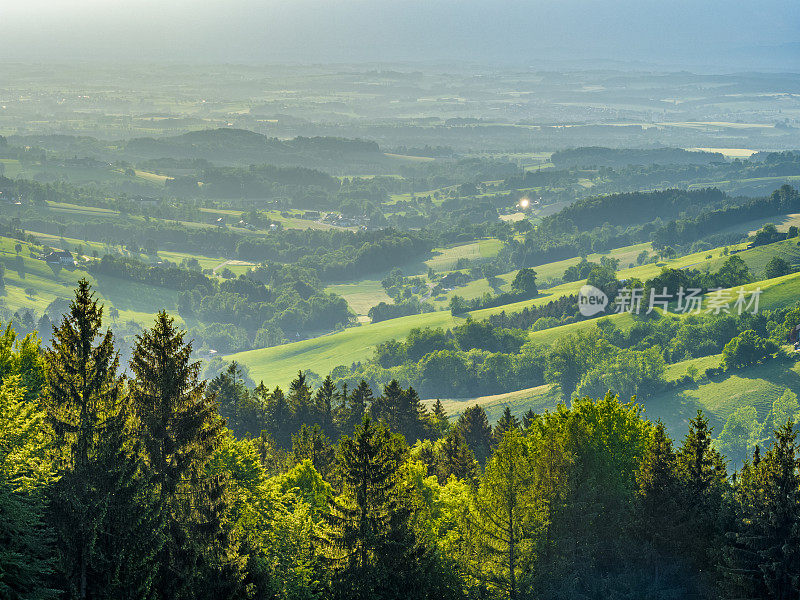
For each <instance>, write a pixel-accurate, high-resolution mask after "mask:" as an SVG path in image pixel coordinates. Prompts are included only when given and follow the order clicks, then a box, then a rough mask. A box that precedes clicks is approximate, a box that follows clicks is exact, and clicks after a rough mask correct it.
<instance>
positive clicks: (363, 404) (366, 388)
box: [342, 379, 374, 435]
mask: <svg viewBox="0 0 800 600" xmlns="http://www.w3.org/2000/svg"><path fill="white" fill-rule="evenodd" d="M373 400H374V397H373V393H372V388H371V387H370V385H369V384H368V383H367V382H366V381H364V380H363V379H362V380H361V381H359V382H358V385H357V386H356V388H355V389H354V390H353V392H352V393H351V394H350V398H349V399H348V402H347V406H348V409H347V418H346V421H345V423H344V424H343V426H342V433H344V434H346V435H351V434H352V433H353V431H355V428H356V427H358V426H359V425H360V424H361V421H362V420H363V419H364V415H365V414H366V413H367V411H368V410H369V409H370V406H371V405H372V402H373Z"/></svg>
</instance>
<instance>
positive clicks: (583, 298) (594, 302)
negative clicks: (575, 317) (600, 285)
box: [578, 285, 608, 317]
mask: <svg viewBox="0 0 800 600" xmlns="http://www.w3.org/2000/svg"><path fill="white" fill-rule="evenodd" d="M606 306H608V296H606V293H605V292H604V291H603V290H599V289H597V288H596V287H594V286H593V285H584V286H583V287H582V288H581V289H580V291H579V292H578V310H579V311H580V313H581V314H582V315H583V316H584V317H591V316H594V315H596V314H597V313H599V312H602V311H604V310H605V308H606Z"/></svg>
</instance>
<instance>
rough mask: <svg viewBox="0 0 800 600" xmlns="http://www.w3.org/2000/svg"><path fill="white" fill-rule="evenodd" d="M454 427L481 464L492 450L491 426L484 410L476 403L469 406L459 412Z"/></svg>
mask: <svg viewBox="0 0 800 600" xmlns="http://www.w3.org/2000/svg"><path fill="white" fill-rule="evenodd" d="M456 427H458V429H459V430H460V431H461V434H462V435H463V436H464V439H465V440H467V444H469V447H470V448H471V449H472V452H473V453H474V454H475V458H476V459H477V460H478V462H479V463H480V464H481V465H483V464H484V463H485V462H486V459H487V458H488V457H489V454H490V453H491V451H492V428H491V426H490V425H489V418H488V417H487V416H486V411H485V410H483V407H482V406H480V405H477V404H476V405H475V406H470V407H469V408H467V409H466V410H464V412H463V413H461V416H460V417H459V418H458V422H457V423H456Z"/></svg>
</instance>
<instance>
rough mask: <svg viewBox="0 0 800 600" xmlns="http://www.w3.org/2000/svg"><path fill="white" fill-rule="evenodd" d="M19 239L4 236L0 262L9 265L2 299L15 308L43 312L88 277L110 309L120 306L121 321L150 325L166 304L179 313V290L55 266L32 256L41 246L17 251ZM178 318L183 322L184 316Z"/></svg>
mask: <svg viewBox="0 0 800 600" xmlns="http://www.w3.org/2000/svg"><path fill="white" fill-rule="evenodd" d="M17 243H18V242H17V240H12V239H9V238H0V262H2V263H3V264H4V265H5V268H6V274H5V277H4V281H5V285H4V287H3V289H2V290H0V300H2V301H3V304H4V305H5V306H6V307H7V308H9V309H10V310H12V311H16V310H19V309H27V310H31V311H33V312H34V313H36V315H37V316H41V314H42V313H43V312H44V310H45V309H46V308H47V306H48V305H49V304H50V303H51V302H52V301H53V300H55V299H56V298H71V297H72V296H73V294H74V289H75V287H76V286H77V283H78V280H79V279H81V278H83V277H85V278H86V279H88V280H89V281H90V282H91V283H92V285H93V286H94V288H95V290H96V291H97V297H98V298H99V299H100V300H101V301H102V302H103V303H104V304H106V308H107V309H108V308H110V307H111V306H114V307H116V308H117V310H119V314H120V316H119V319H120V320H121V321H129V320H132V321H136V322H137V323H140V324H143V325H150V324H152V321H153V316H154V314H155V313H156V312H157V311H158V310H160V309H162V308H165V309H167V310H169V311H171V312H172V313H173V314H174V313H175V307H176V306H177V297H178V293H177V292H175V291H172V290H166V289H164V288H158V287H153V286H148V285H144V284H140V283H134V282H130V281H126V280H122V279H118V278H116V277H109V276H106V275H102V276H98V277H94V276H92V275H90V274H89V273H87V272H86V271H83V270H81V269H74V270H71V269H60V268H57V267H51V266H49V265H47V264H46V263H45V262H44V261H43V260H39V259H38V258H34V257H32V256H31V254H30V251H31V248H33V249H34V251H36V252H38V250H39V249H40V248H39V247H36V246H33V247H32V246H31V245H30V244H27V243H21V245H22V251H21V252H20V253H19V255H17V253H16V250H15V249H14V246H15V245H16V244H17ZM28 291H33V292H34V293H33V294H30V293H28ZM106 314H107V313H106ZM176 321H178V322H179V323H182V320H181V319H180V317H177V318H176Z"/></svg>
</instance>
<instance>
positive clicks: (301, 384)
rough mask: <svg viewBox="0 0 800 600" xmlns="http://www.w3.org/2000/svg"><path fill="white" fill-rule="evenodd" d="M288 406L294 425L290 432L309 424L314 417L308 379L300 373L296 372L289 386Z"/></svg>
mask: <svg viewBox="0 0 800 600" xmlns="http://www.w3.org/2000/svg"><path fill="white" fill-rule="evenodd" d="M287 399H288V402H289V406H290V407H291V409H292V412H293V414H294V423H293V425H292V427H291V431H296V430H297V429H299V428H300V425H302V424H303V423H311V422H312V419H313V417H314V412H315V411H314V402H313V400H312V398H311V388H310V387H309V385H308V379H307V377H306V375H305V373H303V372H302V371H298V372H297V377H296V378H295V379H294V380H292V382H291V383H290V384H289V396H288V398H287Z"/></svg>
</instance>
